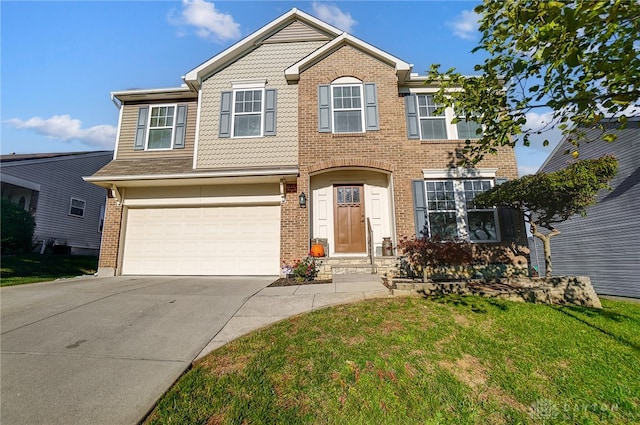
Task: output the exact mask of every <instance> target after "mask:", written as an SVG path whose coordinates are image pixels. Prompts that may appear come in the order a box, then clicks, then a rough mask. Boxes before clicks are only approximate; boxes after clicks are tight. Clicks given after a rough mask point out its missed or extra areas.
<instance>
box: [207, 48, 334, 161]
mask: <svg viewBox="0 0 640 425" xmlns="http://www.w3.org/2000/svg"><path fill="white" fill-rule="evenodd" d="M323 44H325V42H323V41H315V42H300V43H281V44H263V45H261V46H259V47H258V48H256V49H255V50H253V51H252V52H251V53H249V54H247V55H246V56H243V57H242V58H240V59H239V60H237V61H236V62H234V63H232V64H230V65H229V66H228V67H226V68H225V69H223V70H221V71H219V72H218V73H216V74H215V75H214V76H212V77H211V78H208V79H206V80H205V81H204V82H203V84H202V91H201V96H202V110H201V114H202V117H201V120H200V138H199V142H198V144H199V147H198V161H197V168H225V167H258V166H272V165H296V164H297V163H298V86H297V85H295V84H292V85H289V84H287V81H286V79H285V78H284V73H283V71H284V69H286V68H287V67H289V66H291V65H292V64H294V63H296V62H297V61H299V60H300V59H302V58H303V57H305V56H307V55H309V54H310V53H311V52H313V51H314V50H316V49H318V48H319V47H321V46H322V45H323ZM261 78H264V79H266V80H267V85H266V88H267V89H274V88H275V89H277V90H278V95H277V96H278V97H277V112H276V116H277V132H276V136H265V137H257V138H222V139H221V138H218V128H219V124H220V96H221V93H222V92H223V91H229V90H231V89H232V86H231V82H232V81H241V80H250V79H261Z"/></svg>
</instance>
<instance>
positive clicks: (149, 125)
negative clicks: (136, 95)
mask: <svg viewBox="0 0 640 425" xmlns="http://www.w3.org/2000/svg"><path fill="white" fill-rule="evenodd" d="M187 109H188V106H187V105H180V104H178V105H148V106H142V107H140V108H139V109H138V120H137V123H136V133H135V139H134V145H133V148H134V149H135V150H168V149H184V147H185V135H186V133H185V131H186V125H187Z"/></svg>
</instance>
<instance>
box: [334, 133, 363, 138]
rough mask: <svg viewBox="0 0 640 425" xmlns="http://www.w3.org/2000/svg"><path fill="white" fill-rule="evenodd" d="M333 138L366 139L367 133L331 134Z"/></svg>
mask: <svg viewBox="0 0 640 425" xmlns="http://www.w3.org/2000/svg"><path fill="white" fill-rule="evenodd" d="M331 135H332V136H333V137H336V138H339V137H366V136H367V133H331Z"/></svg>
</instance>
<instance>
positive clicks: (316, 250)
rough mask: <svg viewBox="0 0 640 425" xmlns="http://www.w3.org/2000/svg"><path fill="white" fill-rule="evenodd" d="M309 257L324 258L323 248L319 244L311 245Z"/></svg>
mask: <svg viewBox="0 0 640 425" xmlns="http://www.w3.org/2000/svg"><path fill="white" fill-rule="evenodd" d="M311 255H312V256H314V257H324V247H323V246H322V245H320V244H319V243H314V244H313V245H311Z"/></svg>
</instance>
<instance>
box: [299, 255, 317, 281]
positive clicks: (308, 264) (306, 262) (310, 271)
mask: <svg viewBox="0 0 640 425" xmlns="http://www.w3.org/2000/svg"><path fill="white" fill-rule="evenodd" d="M318 271H319V268H318V265H317V264H316V259H315V258H313V257H311V256H308V257H306V258H304V259H302V260H297V261H296V262H295V263H294V265H293V277H294V279H295V280H297V281H298V282H309V281H312V280H314V279H315V278H316V276H318Z"/></svg>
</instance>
